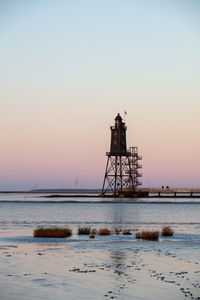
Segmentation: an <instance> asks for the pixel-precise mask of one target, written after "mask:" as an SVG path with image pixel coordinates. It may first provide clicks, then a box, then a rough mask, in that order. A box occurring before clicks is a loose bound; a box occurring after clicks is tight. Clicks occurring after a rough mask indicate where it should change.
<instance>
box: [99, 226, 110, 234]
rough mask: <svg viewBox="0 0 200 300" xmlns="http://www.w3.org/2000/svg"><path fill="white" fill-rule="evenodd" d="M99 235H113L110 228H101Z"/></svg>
mask: <svg viewBox="0 0 200 300" xmlns="http://www.w3.org/2000/svg"><path fill="white" fill-rule="evenodd" d="M99 235H111V231H110V230H109V229H108V228H99Z"/></svg>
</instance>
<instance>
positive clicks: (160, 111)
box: [0, 0, 200, 189]
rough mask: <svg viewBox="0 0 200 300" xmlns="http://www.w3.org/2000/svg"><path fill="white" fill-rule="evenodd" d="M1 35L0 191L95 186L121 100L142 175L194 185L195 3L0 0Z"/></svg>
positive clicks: (198, 27) (198, 82)
mask: <svg viewBox="0 0 200 300" xmlns="http://www.w3.org/2000/svg"><path fill="white" fill-rule="evenodd" d="M0 45H1V46H0V66H1V67H0V85H1V89H0V90H1V91H0V99H1V113H0V117H1V121H0V126H1V128H2V129H3V131H2V132H3V134H2V145H3V147H2V153H3V154H2V157H1V160H2V162H1V163H2V165H3V171H2V172H1V171H0V173H1V174H0V181H1V186H0V189H3V188H9V186H10V185H12V186H13V187H17V188H18V187H19V188H21V187H23V188H24V187H26V186H30V185H34V184H35V183H38V182H36V181H39V184H40V185H41V186H49V187H50V186H52V185H54V186H55V187H70V186H71V187H73V182H74V178H75V177H76V176H77V175H78V176H79V177H80V179H79V182H80V187H99V186H101V184H102V179H103V178H102V177H103V173H104V168H105V159H106V158H105V151H107V150H109V139H110V132H109V125H112V123H113V119H114V117H115V115H116V114H117V113H118V112H121V113H122V114H123V111H124V110H126V111H127V112H128V115H127V125H128V133H127V134H128V145H129V146H139V148H140V151H141V153H142V154H143V157H144V162H143V166H144V170H143V182H144V185H148V184H151V185H154V186H156V185H160V184H162V183H163V184H165V183H166V184H172V185H179V186H181V185H187V184H188V185H191V186H197V185H198V184H199V182H200V173H199V169H200V168H199V167H200V159H199V153H200V142H199V138H198V136H199V132H200V123H199V113H200V60H199V53H200V1H195V0H190V1H189V0H188V1H186V0H182V1H181V0H180V1H177V0H173V1H158V0H157V1H151V0H148V1H147V0H146V1H116V0H115V1H9V0H8V1H0ZM52 140H54V141H56V143H57V144H58V145H59V146H56V147H55V145H54V146H53V145H52ZM13 142H14V145H15V146H14V149H13ZM36 145H37V146H36ZM69 145H70V147H69ZM55 148H56V149H55ZM79 148H81V149H82V151H81V154H80V152H78V150H76V149H79ZM61 149H62V150H61ZM72 149H73V150H72ZM91 149H92V150H91ZM76 151H77V152H76ZM188 151H191V152H190V153H192V158H191V154H190V158H189V157H188ZM13 152H14V153H13ZM46 153H48V155H46ZM77 157H78V162H77V163H75V164H70V162H71V161H73V160H74V161H77ZM63 162H65V163H63ZM68 162H69V163H68ZM62 163H63V164H62ZM50 165H51V166H52V167H50ZM22 166H23V167H22ZM36 166H38V168H37V167H36ZM50 174H51V175H50ZM66 185H67V186H66Z"/></svg>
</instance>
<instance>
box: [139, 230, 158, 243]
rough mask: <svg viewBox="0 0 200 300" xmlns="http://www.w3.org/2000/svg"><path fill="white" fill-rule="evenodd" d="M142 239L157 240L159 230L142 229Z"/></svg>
mask: <svg viewBox="0 0 200 300" xmlns="http://www.w3.org/2000/svg"><path fill="white" fill-rule="evenodd" d="M141 238H142V239H143V240H150V241H158V238H159V231H142V235H141Z"/></svg>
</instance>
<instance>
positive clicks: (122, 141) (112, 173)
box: [102, 114, 142, 197]
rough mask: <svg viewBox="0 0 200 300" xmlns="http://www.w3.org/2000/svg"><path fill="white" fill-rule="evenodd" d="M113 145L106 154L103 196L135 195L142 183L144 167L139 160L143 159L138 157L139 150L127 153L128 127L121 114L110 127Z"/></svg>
mask: <svg viewBox="0 0 200 300" xmlns="http://www.w3.org/2000/svg"><path fill="white" fill-rule="evenodd" d="M110 130H111V144H110V152H106V155H107V157H108V158H107V164H106V170H105V176H104V181H103V188H102V196H105V195H106V193H109V194H110V193H111V194H112V195H113V196H115V197H118V196H120V194H123V193H124V192H131V193H134V192H136V190H137V187H138V185H141V182H140V181H139V180H138V177H141V176H142V175H141V174H140V173H139V172H138V169H139V168H141V167H142V166H141V165H140V164H139V163H138V160H140V159H142V158H141V156H139V155H138V148H137V147H131V148H130V149H129V151H127V146H126V130H127V127H126V125H125V123H124V122H122V118H121V116H120V114H118V115H117V116H116V118H115V125H114V126H111V127H110Z"/></svg>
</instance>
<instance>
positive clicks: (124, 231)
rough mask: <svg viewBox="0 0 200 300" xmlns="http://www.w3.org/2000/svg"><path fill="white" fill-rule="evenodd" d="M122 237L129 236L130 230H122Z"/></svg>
mask: <svg viewBox="0 0 200 300" xmlns="http://www.w3.org/2000/svg"><path fill="white" fill-rule="evenodd" d="M122 233H123V235H131V234H132V233H131V230H130V229H123V231H122Z"/></svg>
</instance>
